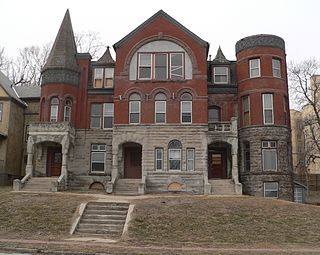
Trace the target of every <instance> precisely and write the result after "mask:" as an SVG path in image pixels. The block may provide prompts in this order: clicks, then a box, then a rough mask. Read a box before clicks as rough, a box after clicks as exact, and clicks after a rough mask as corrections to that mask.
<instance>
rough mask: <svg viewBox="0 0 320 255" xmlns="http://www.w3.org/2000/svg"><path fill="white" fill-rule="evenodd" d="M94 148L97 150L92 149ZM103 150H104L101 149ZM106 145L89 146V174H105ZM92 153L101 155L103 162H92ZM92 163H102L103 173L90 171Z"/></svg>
mask: <svg viewBox="0 0 320 255" xmlns="http://www.w3.org/2000/svg"><path fill="white" fill-rule="evenodd" d="M94 146H96V147H97V149H94ZM103 148H104V149H103ZM106 152H107V145H106V144H91V153H90V156H91V158H90V172H91V173H105V172H106V155H107V153H106ZM94 153H103V162H101V161H93V154H94ZM93 163H103V171H94V170H93V169H92V164H93Z"/></svg>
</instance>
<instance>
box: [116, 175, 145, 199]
mask: <svg viewBox="0 0 320 255" xmlns="http://www.w3.org/2000/svg"><path fill="white" fill-rule="evenodd" d="M140 182H141V179H118V180H117V182H116V184H115V187H114V190H113V192H114V193H115V194H116V195H129V196H130V195H131V196H134V195H139V193H138V190H139V183H140Z"/></svg>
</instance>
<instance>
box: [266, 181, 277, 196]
mask: <svg viewBox="0 0 320 255" xmlns="http://www.w3.org/2000/svg"><path fill="white" fill-rule="evenodd" d="M269 183H273V184H277V189H267V188H266V184H269ZM270 191H271V192H275V191H276V192H277V196H276V197H270V196H266V192H270ZM263 196H264V197H268V198H274V199H277V198H279V183H278V182H264V183H263Z"/></svg>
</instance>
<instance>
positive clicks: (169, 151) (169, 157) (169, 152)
mask: <svg viewBox="0 0 320 255" xmlns="http://www.w3.org/2000/svg"><path fill="white" fill-rule="evenodd" d="M171 151H179V155H180V157H179V159H175V158H171V156H170V154H171ZM170 160H179V161H180V168H179V169H171V167H170V166H171V164H170ZM168 163H169V165H168V169H169V170H170V171H181V164H182V159H181V149H169V150H168Z"/></svg>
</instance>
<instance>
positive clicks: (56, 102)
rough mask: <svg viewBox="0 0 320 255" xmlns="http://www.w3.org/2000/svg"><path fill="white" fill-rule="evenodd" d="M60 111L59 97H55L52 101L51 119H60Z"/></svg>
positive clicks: (54, 120) (55, 120)
mask: <svg viewBox="0 0 320 255" xmlns="http://www.w3.org/2000/svg"><path fill="white" fill-rule="evenodd" d="M58 112H59V99H58V98H57V97H53V98H52V99H51V101H50V121H53V122H57V121H58Z"/></svg>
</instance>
